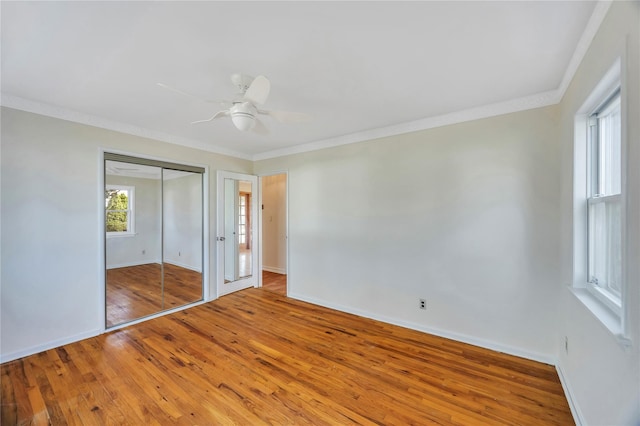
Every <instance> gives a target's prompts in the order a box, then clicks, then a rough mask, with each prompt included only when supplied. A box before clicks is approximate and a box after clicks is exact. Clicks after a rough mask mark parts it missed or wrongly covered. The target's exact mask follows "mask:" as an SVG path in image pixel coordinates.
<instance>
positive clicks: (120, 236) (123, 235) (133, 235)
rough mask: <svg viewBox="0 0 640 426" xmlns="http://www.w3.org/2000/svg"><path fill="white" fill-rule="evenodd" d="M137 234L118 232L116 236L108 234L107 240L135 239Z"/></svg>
mask: <svg viewBox="0 0 640 426" xmlns="http://www.w3.org/2000/svg"><path fill="white" fill-rule="evenodd" d="M135 236H136V233H135V232H118V233H116V234H110V233H107V238H122V237H135Z"/></svg>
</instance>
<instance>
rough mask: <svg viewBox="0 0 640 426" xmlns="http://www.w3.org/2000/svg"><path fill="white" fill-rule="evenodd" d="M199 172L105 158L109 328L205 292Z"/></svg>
mask: <svg viewBox="0 0 640 426" xmlns="http://www.w3.org/2000/svg"><path fill="white" fill-rule="evenodd" d="M202 189H203V186H202V174H201V173H195V172H185V171H177V170H172V169H166V168H163V167H159V166H150V165H145V164H137V163H129V162H119V161H113V160H105V208H106V210H105V229H106V242H105V257H106V259H105V265H106V274H105V283H106V326H107V328H109V327H113V326H115V325H118V324H122V323H126V322H129V321H132V320H135V319H138V318H142V317H145V316H148V315H152V314H155V313H158V312H161V311H163V310H167V309H172V308H176V307H179V306H183V305H186V304H189V303H192V302H195V301H198V300H201V299H202V297H203V292H202V266H203V265H202V253H203V248H202V244H203V215H202V211H203V210H202V206H203V193H202Z"/></svg>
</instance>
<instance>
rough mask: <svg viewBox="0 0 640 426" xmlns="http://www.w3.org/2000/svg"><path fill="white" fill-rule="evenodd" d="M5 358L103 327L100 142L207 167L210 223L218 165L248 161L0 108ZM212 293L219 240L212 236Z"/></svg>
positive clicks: (0, 314) (236, 167)
mask: <svg viewBox="0 0 640 426" xmlns="http://www.w3.org/2000/svg"><path fill="white" fill-rule="evenodd" d="M1 119H2V130H1V135H0V136H1V139H0V140H1V144H2V145H1V146H0V149H1V170H0V173H1V185H2V187H1V188H2V192H1V194H2V203H1V207H0V208H1V217H2V223H1V225H0V226H1V253H2V271H1V289H0V291H1V301H0V323H1V325H0V348H1V351H2V352H1V354H0V357H1V359H2V360H3V361H4V360H7V359H13V358H15V357H19V356H23V355H26V354H30V353H34V352H38V351H41V350H44V349H47V348H50V347H54V346H57V345H60V344H63V343H67V342H70V341H74V340H78V339H80V338H84V337H88V336H92V335H95V334H97V333H99V332H100V331H101V329H102V328H103V326H104V317H103V314H102V311H101V308H100V303H101V301H102V300H103V297H104V296H103V293H102V292H103V287H102V285H103V284H102V283H103V275H104V271H103V270H102V269H101V265H102V261H103V260H102V259H101V255H102V254H101V253H102V248H101V247H100V245H101V238H102V237H101V235H102V233H103V230H104V225H103V224H102V219H101V218H102V216H101V213H100V210H101V209H104V189H103V188H102V187H101V186H100V185H99V182H100V176H101V174H102V164H101V155H100V149H101V148H102V149H105V150H118V151H124V152H128V153H131V154H133V155H139V156H151V157H154V158H160V159H168V160H171V161H174V162H177V163H188V164H204V165H207V166H208V167H209V175H208V176H209V194H210V197H209V217H208V223H209V229H210V230H211V232H214V230H215V229H216V226H215V223H216V209H215V205H216V204H215V200H216V182H215V179H216V170H217V169H224V170H231V171H237V172H241V173H249V172H251V170H252V164H251V162H250V161H247V160H242V159H237V158H231V157H227V156H223V155H217V154H213V153H210V152H204V151H200V150H196V149H191V148H186V147H181V146H177V145H172V144H168V143H164V142H159V141H156V140H150V139H144V138H141V137H136V136H131V135H126V134H122V133H118V132H113V131H108V130H104V129H100V128H96V127H91V126H87V125H82V124H77V123H72V122H69V121H63V120H58V119H54V118H48V117H43V116H40V115H37V114H31V113H26V112H22V111H17V110H13V109H9V108H2V116H1ZM209 254H210V257H209V259H207V262H208V267H209V271H210V274H209V280H210V282H209V283H208V284H209V290H210V293H209V294H205V298H206V299H209V298H211V297H212V296H214V295H215V288H216V286H215V277H216V273H215V272H216V268H215V256H216V242H215V238H211V239H210V240H209Z"/></svg>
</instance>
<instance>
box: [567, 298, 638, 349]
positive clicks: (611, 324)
mask: <svg viewBox="0 0 640 426" xmlns="http://www.w3.org/2000/svg"><path fill="white" fill-rule="evenodd" d="M569 290H570V291H571V293H573V295H574V296H575V297H576V298H577V299H578V300H579V301H580V302H582V304H583V305H584V306H585V307H586V308H587V309H588V310H589V311H590V312H591V313H592V314H593V316H595V317H596V318H597V319H598V320H599V321H600V322H601V323H602V324H603V325H604V326H605V327H606V328H607V330H609V332H610V333H611V334H613V336H614V337H615V339H616V340H617V342H618V344H619V345H621V346H622V347H624V348H628V347H630V346H631V340H629V339H628V338H627V337H626V336H625V334H624V330H623V328H622V321H621V320H620V317H619V316H617V315H616V314H615V313H613V312H612V311H611V310H610V309H609V308H607V307H606V306H605V305H604V304H603V303H602V302H601V301H599V300H598V299H597V298H596V297H595V296H594V295H593V294H591V293H590V292H589V291H588V290H587V289H585V288H575V287H570V288H569Z"/></svg>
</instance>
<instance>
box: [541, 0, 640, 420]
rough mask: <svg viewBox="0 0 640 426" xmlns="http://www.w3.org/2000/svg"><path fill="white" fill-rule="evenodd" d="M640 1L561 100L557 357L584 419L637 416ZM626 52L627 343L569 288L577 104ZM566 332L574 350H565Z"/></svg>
mask: <svg viewBox="0 0 640 426" xmlns="http://www.w3.org/2000/svg"><path fill="white" fill-rule="evenodd" d="M639 28H640V2H614V3H613V4H612V6H611V8H610V10H609V14H608V15H607V17H606V19H605V20H604V22H603V23H602V25H601V27H600V30H599V31H598V34H597V35H596V37H595V39H594V41H593V43H592V45H591V47H590V49H589V51H588V53H587V55H586V56H585V57H584V59H583V61H582V63H581V65H580V68H579V69H578V71H577V72H576V75H575V77H574V79H573V81H572V83H571V85H570V87H569V89H568V91H567V93H566V94H565V97H564V99H563V101H562V103H561V104H560V108H561V114H560V127H559V135H560V138H559V142H560V144H561V148H562V149H561V165H560V166H561V167H560V171H561V185H562V196H561V198H560V200H561V208H562V210H561V211H562V227H561V231H562V232H561V246H562V250H561V253H560V255H561V260H562V271H561V272H562V274H561V280H560V282H559V289H560V291H559V293H558V296H557V297H558V298H559V300H560V311H559V312H560V318H559V320H560V321H559V323H558V325H557V326H556V328H555V329H554V332H555V335H554V338H556V339H557V346H558V351H557V352H558V356H559V360H558V365H559V367H560V369H561V371H562V372H563V375H564V376H565V379H566V381H567V383H569V385H570V386H571V394H572V395H573V398H574V403H575V405H576V407H577V409H578V411H579V416H580V417H581V418H582V419H583V420H584V422H585V424H591V425H605V424H606V425H622V424H639V423H638V422H640V349H639V348H640V271H639V268H640V220H639V219H638V218H640V105H639V102H640V66H639V62H640V31H639ZM621 54H622V55H623V75H624V76H623V79H624V80H626V84H625V85H624V86H625V87H623V91H624V93H623V98H624V99H626V102H627V111H628V114H627V117H626V122H627V126H626V129H625V130H626V133H627V142H628V153H627V169H628V176H627V185H628V187H627V190H628V207H627V222H626V225H627V235H626V236H627V247H626V254H627V265H626V271H625V272H626V273H625V276H626V285H627V290H628V295H627V298H628V300H627V306H628V307H629V315H628V318H627V323H628V326H629V335H630V338H631V341H632V346H631V347H630V348H624V347H623V346H622V345H621V344H620V343H619V342H618V340H617V339H616V337H615V336H614V335H613V334H611V333H610V332H609V331H608V329H606V328H605V327H604V326H603V325H602V324H601V323H600V321H599V320H598V319H596V318H595V317H594V316H593V315H592V314H591V312H590V311H589V310H587V309H586V308H585V306H584V305H583V304H582V302H580V301H579V300H578V299H577V298H576V297H575V296H574V294H573V293H572V292H570V291H569V288H570V286H571V285H572V280H573V276H572V274H573V256H574V253H573V205H572V201H573V143H574V140H573V126H574V117H575V114H576V112H577V111H578V109H579V108H580V107H581V106H582V104H583V103H584V102H585V100H586V98H587V96H588V95H589V94H590V93H591V92H592V91H593V89H594V88H595V86H596V85H597V83H598V82H599V81H600V79H601V78H602V77H603V76H604V74H605V73H606V72H607V70H608V69H609V68H610V67H611V65H612V64H613V63H614V61H615V59H616V58H617V57H618V56H619V55H621ZM565 336H566V337H567V338H568V341H569V353H568V354H566V353H565V350H564V339H565Z"/></svg>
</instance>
